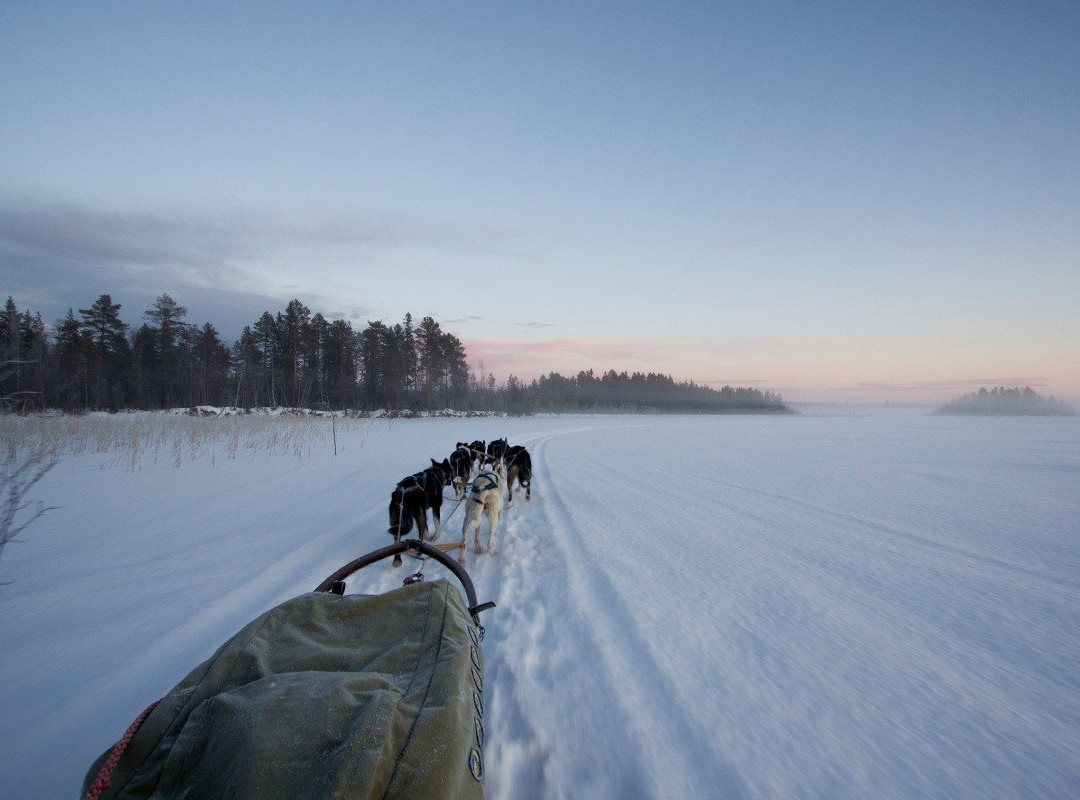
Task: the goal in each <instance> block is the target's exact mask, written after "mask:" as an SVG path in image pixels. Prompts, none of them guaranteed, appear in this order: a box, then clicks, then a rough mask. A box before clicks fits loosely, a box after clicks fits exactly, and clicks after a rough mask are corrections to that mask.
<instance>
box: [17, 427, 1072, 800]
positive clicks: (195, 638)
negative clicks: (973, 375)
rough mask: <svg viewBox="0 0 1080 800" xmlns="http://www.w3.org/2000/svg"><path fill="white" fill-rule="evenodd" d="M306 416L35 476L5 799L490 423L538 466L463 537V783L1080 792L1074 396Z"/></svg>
mask: <svg viewBox="0 0 1080 800" xmlns="http://www.w3.org/2000/svg"><path fill="white" fill-rule="evenodd" d="M203 422H210V421H203ZM305 424H306V423H305ZM324 424H325V428H326V429H321V428H320V429H310V430H308V431H307V432H305V433H304V434H303V435H302V436H297V435H295V434H285V433H284V432H282V433H280V436H281V437H283V438H281V439H279V440H276V441H285V439H286V438H287V439H288V440H289V441H291V442H296V441H299V440H302V441H303V442H304V444H303V446H302V447H300V448H299V449H298V448H297V447H295V446H292V447H285V446H281V445H275V446H274V447H273V448H271V447H270V445H269V443H270V442H272V441H275V440H274V439H273V435H272V434H271V435H269V437H268V438H260V439H259V441H260V444H259V445H258V446H254V447H245V446H243V445H241V446H239V447H236V446H234V445H232V444H230V442H229V439H228V437H225V436H220V437H218V438H216V439H215V438H214V437H209V438H208V439H206V440H200V442H202V443H201V444H200V447H199V448H194V449H192V448H187V449H184V450H182V452H181V460H180V465H179V466H177V465H176V459H175V456H176V453H175V452H174V451H175V448H173V449H170V447H169V446H168V445H167V443H166V444H165V445H162V446H161V447H160V448H159V455H158V457H156V458H151V457H148V456H147V455H146V453H148V452H149V450H148V449H146V448H144V449H143V455H142V456H141V457H140V458H138V459H133V458H129V457H128V455H123V454H120V453H119V452H118V451H116V450H113V451H108V450H107V448H105V449H102V450H101V451H94V450H91V449H86V450H84V451H82V452H80V453H77V454H68V455H66V456H64V457H63V458H62V460H61V462H60V463H59V464H58V465H57V467H55V468H54V470H53V471H52V472H51V473H49V475H48V476H46V478H45V479H44V480H43V481H42V482H41V483H40V484H39V485H38V487H36V489H35V491H36V494H35V498H41V499H44V500H46V501H47V502H48V504H50V505H60V506H62V508H60V509H58V510H56V511H52V512H50V513H49V514H48V515H46V516H45V517H43V518H41V519H40V520H38V521H37V522H36V523H35V525H34V527H33V528H31V529H29V530H28V531H27V532H26V534H25V536H24V537H23V539H24V541H23V542H22V543H21V544H16V545H11V546H9V548H8V549H7V550H5V552H4V556H3V560H2V561H0V581H4V582H6V584H7V585H5V586H3V587H0V605H2V607H3V610H4V613H3V615H0V635H2V636H3V641H4V642H5V645H6V650H7V652H6V655H5V658H4V659H3V660H2V661H0V707H3V708H4V710H5V713H4V714H3V715H0V740H2V741H4V742H5V743H6V744H5V747H4V748H0V787H3V788H2V790H0V793H2V794H3V796H4V797H10V798H22V797H26V798H31V797H33V798H37V797H59V796H72V795H74V794H77V792H78V786H79V784H80V782H81V779H82V775H83V773H84V771H85V770H86V768H87V766H88V765H89V763H90V761H91V760H92V759H93V758H94V757H95V756H96V755H97V754H98V753H100V752H101V751H102V750H104V749H105V748H106V747H108V746H109V745H110V744H111V743H112V742H113V741H115V739H116V738H117V737H118V736H119V735H120V734H121V733H122V732H123V730H124V728H125V727H126V726H127V725H128V723H129V722H130V721H131V719H133V718H134V717H135V716H136V715H137V714H138V713H139V712H140V711H141V710H142V709H143V708H144V707H145V706H146V705H147V704H149V703H150V702H151V701H152V700H154V699H156V698H157V697H159V696H160V695H161V694H163V693H164V692H166V691H167V690H168V689H169V688H171V686H172V685H173V684H174V683H176V682H177V681H178V680H179V679H180V678H182V677H183V675H184V674H186V673H187V671H188V670H190V669H191V668H192V667H194V666H195V665H196V664H197V663H198V662H199V661H201V660H203V659H204V658H206V657H208V656H209V655H210V654H211V653H212V652H213V651H214V650H215V649H216V648H217V646H218V645H219V644H220V643H221V642H222V641H224V640H225V639H226V638H228V637H229V636H230V635H232V633H234V632H235V631H236V630H237V629H239V628H240V627H241V626H242V625H243V624H245V623H246V622H247V621H249V620H250V619H251V618H252V617H254V616H256V615H257V614H259V613H261V612H262V611H264V610H265V609H267V608H269V607H271V606H272V605H274V604H275V603H277V602H280V601H281V600H284V599H287V598H289V597H292V596H295V595H296V594H299V593H301V592H304V591H309V590H310V589H311V588H313V587H314V586H315V585H316V584H317V583H318V582H319V581H321V580H322V579H323V578H324V577H326V575H328V574H330V573H331V572H333V571H334V570H335V569H336V568H337V567H338V566H340V565H341V564H343V563H345V562H347V561H349V560H351V559H352V558H355V557H356V556H357V555H359V554H361V553H364V552H367V551H369V550H372V549H374V548H376V547H380V546H383V545H385V544H387V543H388V542H389V537H388V536H387V535H386V533H385V529H386V506H387V502H388V497H389V492H390V489H391V488H392V487H393V485H394V483H396V481H397V480H398V479H400V478H402V477H404V476H405V475H408V474H411V473H413V472H415V471H417V470H419V469H422V468H423V467H424V466H426V465H427V464H428V463H429V461H428V459H429V458H432V457H433V458H437V459H441V458H443V457H445V456H446V455H448V454H449V453H450V451H451V450H452V449H453V447H454V443H455V442H456V441H471V440H472V439H485V440H490V439H493V438H498V437H502V436H506V437H507V438H508V439H509V440H510V443H511V444H523V445H525V446H526V447H527V448H528V449H529V451H530V453H531V454H532V458H533V467H534V478H533V492H532V500H531V501H529V502H526V501H525V500H524V493H523V492H519V493H518V495H517V496H516V498H515V501H514V503H513V505H512V506H511V507H509V508H507V509H505V510H504V515H503V522H502V525H501V526H500V534H499V539H498V543H497V545H498V553H497V555H496V556H495V557H489V556H487V555H486V554H484V555H476V554H475V553H474V552H473V550H472V549H471V546H470V549H469V551H468V555H467V568H468V570H469V572H470V575H471V576H472V577H473V580H474V582H475V584H476V589H477V596H478V598H479V600H480V601H481V602H483V601H485V600H494V601H496V602H497V604H498V606H497V607H496V608H495V609H493V610H491V611H488V612H485V614H484V619H483V622H484V624H485V625H486V627H487V637H486V639H485V668H486V684H485V700H486V719H485V723H486V729H487V746H486V748H485V756H486V767H487V779H486V782H487V795H488V797H489V798H493V800H511V799H524V798H576V797H610V798H637V797H641V798H645V797H661V796H671V795H676V794H678V795H681V796H686V797H745V798H770V797H785V798H788V797H807V798H811V797H815V798H816V797H829V798H848V797H850V798H864V797H870V796H872V797H877V798H907V797H985V798H1006V797H1018V798H1019V797H1025V798H1029V797H1048V798H1050V797H1054V798H1058V797H1070V796H1075V795H1076V794H1077V791H1078V789H1080V746H1078V744H1077V743H1078V742H1080V678H1078V677H1077V676H1078V675H1080V672H1078V670H1077V665H1078V664H1080V536H1078V534H1080V491H1078V489H1080V423H1078V422H1077V420H1076V419H1075V418H1073V419H1069V418H1064V419H1026V418H1024V419H1008V420H1000V419H996V420H986V419H966V418H945V417H922V416H911V415H905V416H883V415H879V414H875V415H873V416H860V417H826V416H803V417H785V418H774V417H647V416H635V417H622V416H614V417H541V418H527V419H466V420H462V419H451V420H448V419H425V420H408V421H405V420H378V421H366V422H363V423H358V424H356V425H354V426H352V427H350V428H348V429H347V430H344V431H342V430H339V431H338V435H339V436H338V438H339V441H338V443H339V453H338V455H337V456H336V457H335V456H334V455H333V451H332V447H331V444H330V441H329V430H328V427H329V425H328V423H324ZM290 437H291V438H290ZM448 494H449V492H448ZM35 498H31V499H35ZM454 506H455V503H454V502H453V501H452V500H447V501H445V502H444V505H443V512H444V517H445V516H446V514H449V513H450V512H451V510H452V509H454ZM461 522H462V512H461V511H460V510H458V511H457V512H456V513H454V514H453V516H452V517H450V519H449V521H448V523H447V525H446V528H445V529H444V531H443V536H442V539H441V541H452V540H456V539H457V538H458V537H459V536H460V530H461ZM484 536H485V537H486V522H485V525H484ZM418 566H420V562H417V561H414V560H412V559H406V561H405V566H404V567H403V568H402V569H399V570H394V569H393V568H392V567H391V566H389V562H386V564H385V566H383V565H378V566H373V567H369V568H368V569H366V570H364V571H363V572H361V573H359V574H358V575H356V576H354V577H353V578H351V579H350V581H349V591H360V592H381V591H385V590H387V589H390V588H394V587H396V586H399V585H400V583H401V580H402V579H403V578H404V577H405V576H406V575H407V574H409V572H411V571H414V570H415V568H416V567H418ZM424 569H425V574H427V575H428V576H430V577H435V573H436V572H438V571H441V570H440V568H439V567H438V566H437V565H425V566H424Z"/></svg>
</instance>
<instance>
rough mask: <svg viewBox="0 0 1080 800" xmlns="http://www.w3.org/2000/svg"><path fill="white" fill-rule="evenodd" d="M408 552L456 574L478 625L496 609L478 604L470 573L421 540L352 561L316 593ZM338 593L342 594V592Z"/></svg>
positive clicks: (410, 540)
mask: <svg viewBox="0 0 1080 800" xmlns="http://www.w3.org/2000/svg"><path fill="white" fill-rule="evenodd" d="M407 550H416V551H417V552H419V553H423V554H424V555H425V556H430V557H431V558H434V559H435V560H436V561H438V562H439V563H440V564H442V565H443V566H444V567H446V568H447V569H448V570H450V571H451V572H452V573H454V576H455V577H456V578H457V579H458V580H459V581H461V585H462V586H463V587H465V596H466V598H467V599H468V601H469V613H470V614H471V615H472V618H473V620H474V621H475V622H476V624H477V625H479V624H480V621H479V620H478V619H477V615H478V614H479V613H480V612H481V611H487V610H488V609H489V608H494V607H495V604H494V603H491V602H488V603H477V602H476V589H475V588H474V587H473V582H472V578H470V577H469V573H467V572H466V571H465V570H464V569H463V568H462V566H461V565H460V564H458V563H457V562H456V561H454V559H452V558H450V556H448V555H447V554H446V553H444V552H443V551H442V550H439V549H438V548H437V547H432V546H431V545H430V544H428V543H427V542H421V541H420V540H419V539H403V540H402V541H400V542H394V544H391V545H388V546H386V547H381V548H379V549H378V550H372V551H371V552H370V553H368V554H367V555H363V556H360V558H358V559H356V560H355V561H350V562H349V563H348V564H346V565H345V566H343V567H341V568H339V569H338V570H337V571H336V572H335V573H334V574H333V575H331V576H330V577H328V578H327V579H326V580H324V581H323V582H322V583H320V584H319V585H318V586H316V587H315V591H316V592H332V591H335V584H337V583H339V582H341V581H344V579H345V578H347V577H348V576H349V575H352V574H353V573H354V572H359V571H360V570H362V569H363V568H364V567H366V566H369V565H370V564H374V563H375V562H376V561H382V560H383V559H384V558H390V556H397V555H400V554H401V553H404V552H406V551H407ZM341 589H342V591H344V584H342V587H341ZM338 593H339V594H340V592H338Z"/></svg>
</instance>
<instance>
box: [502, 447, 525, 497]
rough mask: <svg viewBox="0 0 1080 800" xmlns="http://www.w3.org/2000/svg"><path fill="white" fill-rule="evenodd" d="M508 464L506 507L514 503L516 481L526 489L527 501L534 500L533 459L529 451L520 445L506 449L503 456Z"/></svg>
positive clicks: (504, 461)
mask: <svg viewBox="0 0 1080 800" xmlns="http://www.w3.org/2000/svg"><path fill="white" fill-rule="evenodd" d="M503 463H504V464H506V505H508V506H510V505H513V503H514V481H515V480H516V481H517V482H518V485H519V486H523V487H525V499H526V500H529V499H531V498H532V457H531V456H530V455H529V451H528V450H526V449H525V448H524V447H522V446H521V445H519V444H515V445H514V446H513V447H508V448H506V453H505V454H504V455H503Z"/></svg>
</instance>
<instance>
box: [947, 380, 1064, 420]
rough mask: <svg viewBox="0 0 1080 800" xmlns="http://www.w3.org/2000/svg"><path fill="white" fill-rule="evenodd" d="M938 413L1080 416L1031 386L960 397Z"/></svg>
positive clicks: (980, 390)
mask: <svg viewBox="0 0 1080 800" xmlns="http://www.w3.org/2000/svg"><path fill="white" fill-rule="evenodd" d="M935 413H938V414H985V415H998V416H1040V417H1064V416H1073V415H1075V414H1076V411H1074V410H1073V409H1072V408H1070V407H1069V406H1067V405H1065V403H1063V402H1061V401H1060V400H1057V399H1055V398H1054V397H1052V396H1051V397H1043V396H1042V395H1040V394H1039V393H1038V392H1036V391H1035V390H1034V389H1032V388H1031V387H1030V386H1022V387H1021V386H1016V387H1014V388H1011V389H1008V388H1006V387H1004V386H995V387H994V388H993V389H990V390H987V389H986V387H983V388H981V389H979V391H977V392H969V393H968V394H965V395H962V396H961V397H958V398H957V399H956V400H953V401H952V402H949V403H946V404H945V405H943V406H942V407H941V408H939V409H937V411H936V412H935Z"/></svg>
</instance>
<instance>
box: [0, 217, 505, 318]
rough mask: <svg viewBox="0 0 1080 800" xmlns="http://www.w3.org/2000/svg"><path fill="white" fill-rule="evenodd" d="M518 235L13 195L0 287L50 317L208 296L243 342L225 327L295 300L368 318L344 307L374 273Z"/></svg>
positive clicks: (411, 222) (471, 252) (486, 247)
mask: <svg viewBox="0 0 1080 800" xmlns="http://www.w3.org/2000/svg"><path fill="white" fill-rule="evenodd" d="M515 236H516V233H515V232H513V231H509V230H506V229H496V228H494V227H492V226H483V225H479V224H477V225H461V224H457V223H455V222H452V221H439V220H431V219H424V218H420V217H410V216H408V215H404V214H396V213H394V212H390V211H372V212H370V213H365V214H337V215H325V216H319V217H308V218H303V217H286V216H285V215H283V214H280V213H278V212H276V211H271V210H259V209H252V208H218V209H205V210H199V211H192V210H181V211H176V212H149V211H141V210H130V209H128V210H116V209H105V208H100V207H90V206H85V205H79V204H75V203H67V202H61V201H52V202H44V201H36V200H11V199H8V200H5V201H0V280H2V282H3V285H4V286H5V288H6V290H7V291H8V292H9V293H11V294H13V295H14V296H16V297H17V298H18V299H19V301H20V303H21V304H23V305H24V306H27V305H29V306H31V307H33V308H34V309H39V310H42V312H43V313H44V314H45V315H46V316H49V317H57V316H60V315H62V314H63V313H64V312H65V311H66V309H67V308H68V307H69V306H75V307H77V306H79V305H80V304H89V303H90V302H92V301H93V299H94V298H96V297H97V296H98V295H100V294H103V293H111V294H113V295H114V300H116V299H119V298H121V297H123V298H126V301H125V302H126V303H127V304H128V305H138V306H140V311H141V310H142V309H145V308H147V307H149V303H150V302H152V299H153V298H154V297H156V296H158V295H160V294H161V293H162V292H168V293H170V294H172V295H173V296H174V297H175V298H176V299H177V300H178V301H179V302H181V303H182V304H184V305H186V306H188V307H189V309H191V310H192V312H193V313H194V311H195V309H196V308H198V307H200V306H201V305H202V304H203V301H204V300H205V301H206V306H205V308H206V311H207V312H210V311H211V310H212V311H213V313H215V314H216V315H217V319H218V320H219V322H218V323H217V324H218V327H220V328H223V330H222V333H223V335H233V334H232V332H231V331H227V330H225V328H228V327H230V326H231V325H232V324H236V323H239V322H240V320H247V321H248V322H250V321H253V319H252V317H251V314H255V318H257V316H258V314H260V313H261V312H262V311H263V310H271V311H274V310H275V309H278V308H281V307H283V306H284V303H286V302H287V301H288V300H289V299H292V298H293V297H299V298H300V299H301V300H303V301H304V302H306V303H309V304H312V305H325V306H327V307H330V306H334V307H336V308H338V309H339V310H338V311H336V312H328V311H327V310H325V309H323V308H319V309H318V310H321V311H322V312H323V313H324V315H326V316H332V317H335V318H345V319H350V320H356V321H359V320H362V319H364V318H366V317H368V316H369V315H370V314H371V309H370V308H369V307H368V306H366V305H364V304H363V303H362V302H359V303H358V302H354V303H352V304H351V305H350V304H346V303H345V302H344V301H345V300H346V296H347V294H348V292H347V291H346V289H354V287H355V286H356V285H357V284H358V283H361V282H362V281H364V280H365V275H368V276H380V275H383V274H384V273H386V272H387V271H388V270H389V269H391V268H392V267H393V266H394V263H395V262H409V261H411V260H412V259H413V257H414V255H415V253H416V252H417V251H440V252H446V253H452V254H455V255H456V256H457V257H480V256H484V255H488V256H490V255H492V254H497V253H499V252H509V251H511V250H512V249H513V247H514V245H513V242H514V241H515ZM394 251H399V255H398V256H394V255H393V253H394ZM144 304H145V305H144ZM230 305H231V306H234V308H233V309H232V310H231V311H230V310H229V308H228V306H230ZM233 311H235V312H239V315H238V314H235V313H233ZM470 319H473V320H476V319H479V318H478V317H472V318H470ZM245 324H246V323H245ZM238 332H239V331H236V333H238Z"/></svg>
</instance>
